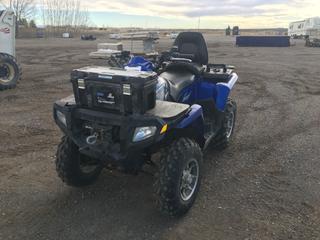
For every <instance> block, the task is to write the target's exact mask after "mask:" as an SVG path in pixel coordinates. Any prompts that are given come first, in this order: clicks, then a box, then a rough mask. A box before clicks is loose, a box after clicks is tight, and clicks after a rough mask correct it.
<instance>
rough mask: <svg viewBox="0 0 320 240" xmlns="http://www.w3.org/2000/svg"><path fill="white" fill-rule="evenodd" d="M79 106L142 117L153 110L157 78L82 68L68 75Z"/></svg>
mask: <svg viewBox="0 0 320 240" xmlns="http://www.w3.org/2000/svg"><path fill="white" fill-rule="evenodd" d="M71 82H72V84H73V90H74V95H75V99H76V103H77V105H78V106H80V107H83V108H90V109H95V110H100V111H112V112H118V113H121V114H132V113H137V114H144V113H145V112H146V111H148V110H150V109H152V108H154V107H155V104H156V85H157V75H156V73H153V72H139V71H132V70H129V71H127V70H125V69H118V68H110V67H96V66H94V67H84V68H80V69H76V70H73V71H72V73H71Z"/></svg>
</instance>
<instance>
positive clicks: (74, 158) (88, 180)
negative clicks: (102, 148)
mask: <svg viewBox="0 0 320 240" xmlns="http://www.w3.org/2000/svg"><path fill="white" fill-rule="evenodd" d="M102 168H103V167H102V164H101V163H100V162H99V161H98V160H94V159H91V158H89V157H87V156H85V155H83V154H81V153H80V152H79V148H78V146H77V145H76V144H75V143H74V142H73V141H72V140H71V139H70V138H69V137H67V136H64V137H63V138H62V140H61V143H60V144H59V146H58V150H57V156H56V171H57V173H58V176H59V177H60V178H61V180H62V181H63V182H64V183H66V184H67V185H69V186H73V187H82V186H86V185H90V184H92V183H94V182H95V181H96V180H97V178H98V177H99V175H100V173H101V170H102Z"/></svg>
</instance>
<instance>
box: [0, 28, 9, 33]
mask: <svg viewBox="0 0 320 240" xmlns="http://www.w3.org/2000/svg"><path fill="white" fill-rule="evenodd" d="M0 32H2V33H4V34H9V33H10V28H0Z"/></svg>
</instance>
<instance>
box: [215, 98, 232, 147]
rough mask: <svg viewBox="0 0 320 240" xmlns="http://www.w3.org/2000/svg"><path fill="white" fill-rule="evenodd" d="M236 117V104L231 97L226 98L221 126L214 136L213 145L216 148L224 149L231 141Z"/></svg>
mask: <svg viewBox="0 0 320 240" xmlns="http://www.w3.org/2000/svg"><path fill="white" fill-rule="evenodd" d="M236 118H237V104H236V102H235V101H233V100H232V99H228V102H227V106H226V110H225V118H224V119H223V123H222V128H221V129H220V131H219V133H218V135H217V137H216V138H215V142H214V146H215V148H216V149H218V150H223V149H226V148H227V147H228V146H229V143H230V142H231V139H232V136H233V133H234V128H235V123H236Z"/></svg>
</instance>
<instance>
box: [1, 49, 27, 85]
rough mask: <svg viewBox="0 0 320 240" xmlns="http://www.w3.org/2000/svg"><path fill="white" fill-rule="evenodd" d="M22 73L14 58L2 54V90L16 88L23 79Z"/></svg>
mask: <svg viewBox="0 0 320 240" xmlns="http://www.w3.org/2000/svg"><path fill="white" fill-rule="evenodd" d="M21 72H22V71H21V68H20V65H19V64H18V63H17V61H16V59H15V58H14V57H13V56H11V55H9V54H6V53H0V90H5V89H11V88H15V87H16V85H17V83H18V82H19V81H20V79H21Z"/></svg>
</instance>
